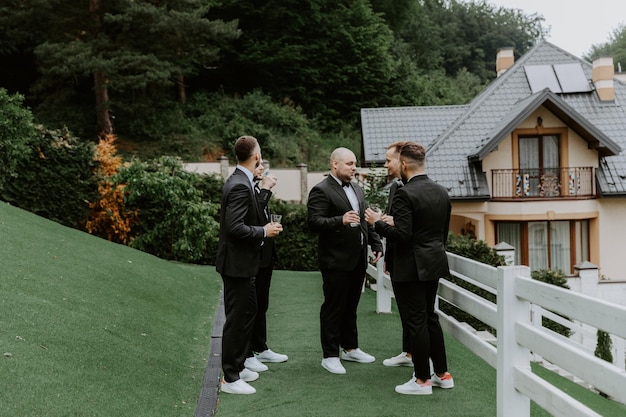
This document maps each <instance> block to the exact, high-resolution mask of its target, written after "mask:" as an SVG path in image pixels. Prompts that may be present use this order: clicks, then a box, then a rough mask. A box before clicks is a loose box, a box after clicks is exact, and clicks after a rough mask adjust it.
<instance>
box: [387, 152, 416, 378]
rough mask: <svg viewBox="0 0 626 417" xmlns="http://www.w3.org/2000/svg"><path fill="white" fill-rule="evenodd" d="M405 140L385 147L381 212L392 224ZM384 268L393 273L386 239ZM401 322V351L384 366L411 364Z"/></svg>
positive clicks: (391, 254) (409, 344) (409, 349)
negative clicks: (384, 198) (388, 184)
mask: <svg viewBox="0 0 626 417" xmlns="http://www.w3.org/2000/svg"><path fill="white" fill-rule="evenodd" d="M405 143H406V142H394V143H392V144H391V145H389V146H388V147H387V151H386V152H385V168H387V176H388V177H389V178H390V180H391V187H390V188H389V197H388V200H387V201H388V202H387V210H386V211H385V213H386V214H383V216H382V220H383V221H385V220H387V219H389V220H388V221H390V222H391V224H393V197H394V195H395V194H396V191H397V190H398V187H402V186H403V185H404V184H403V183H402V180H401V176H400V149H401V148H402V146H403V145H404V144H405ZM384 270H385V272H387V273H388V274H392V273H393V241H392V240H391V239H387V242H386V247H385V263H384ZM400 321H401V322H402V352H400V354H399V355H397V356H394V357H392V358H389V359H385V360H384V361H383V365H385V366H410V367H412V366H413V360H412V358H411V342H410V340H409V331H408V329H407V328H406V324H405V323H404V321H403V320H402V318H400Z"/></svg>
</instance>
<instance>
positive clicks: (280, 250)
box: [270, 199, 318, 271]
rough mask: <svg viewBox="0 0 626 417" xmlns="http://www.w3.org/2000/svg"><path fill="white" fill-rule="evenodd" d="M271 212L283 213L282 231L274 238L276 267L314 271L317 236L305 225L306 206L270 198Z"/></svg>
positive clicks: (315, 266) (316, 265) (316, 267)
mask: <svg viewBox="0 0 626 417" xmlns="http://www.w3.org/2000/svg"><path fill="white" fill-rule="evenodd" d="M270 207H271V210H272V212H273V213H279V214H282V215H283V218H282V225H283V229H284V231H283V232H282V233H281V234H280V235H279V236H278V237H277V238H276V255H277V258H278V259H277V262H276V264H275V265H274V268H276V269H287V270H290V271H316V270H317V269H318V263H317V238H316V237H315V236H313V234H312V233H311V232H309V229H308V227H307V208H306V206H305V205H303V204H290V203H286V202H284V201H281V200H274V199H273V200H272V201H271V202H270Z"/></svg>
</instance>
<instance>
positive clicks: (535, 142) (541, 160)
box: [518, 135, 560, 197]
mask: <svg viewBox="0 0 626 417" xmlns="http://www.w3.org/2000/svg"><path fill="white" fill-rule="evenodd" d="M518 143H519V170H520V175H521V176H523V178H524V179H526V181H528V184H527V186H526V190H527V191H525V192H526V193H527V194H525V195H530V196H539V195H540V196H545V197H553V196H558V195H559V189H560V186H559V161H560V158H559V136H558V135H546V136H520V137H519V138H518Z"/></svg>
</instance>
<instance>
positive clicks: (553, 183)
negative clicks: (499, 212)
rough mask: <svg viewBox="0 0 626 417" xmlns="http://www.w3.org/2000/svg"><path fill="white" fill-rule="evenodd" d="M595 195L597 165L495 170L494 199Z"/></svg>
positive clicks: (492, 194)
mask: <svg viewBox="0 0 626 417" xmlns="http://www.w3.org/2000/svg"><path fill="white" fill-rule="evenodd" d="M595 195H596V189H595V175H594V169H593V167H569V168H545V169H494V170H493V171H491V198H492V199H494V200H516V199H550V198H579V199H583V198H594V197H595Z"/></svg>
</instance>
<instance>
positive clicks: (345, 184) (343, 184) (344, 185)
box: [341, 181, 350, 187]
mask: <svg viewBox="0 0 626 417" xmlns="http://www.w3.org/2000/svg"><path fill="white" fill-rule="evenodd" d="M341 186H342V187H349V186H350V182H349V181H348V182H345V181H342V182H341Z"/></svg>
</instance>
